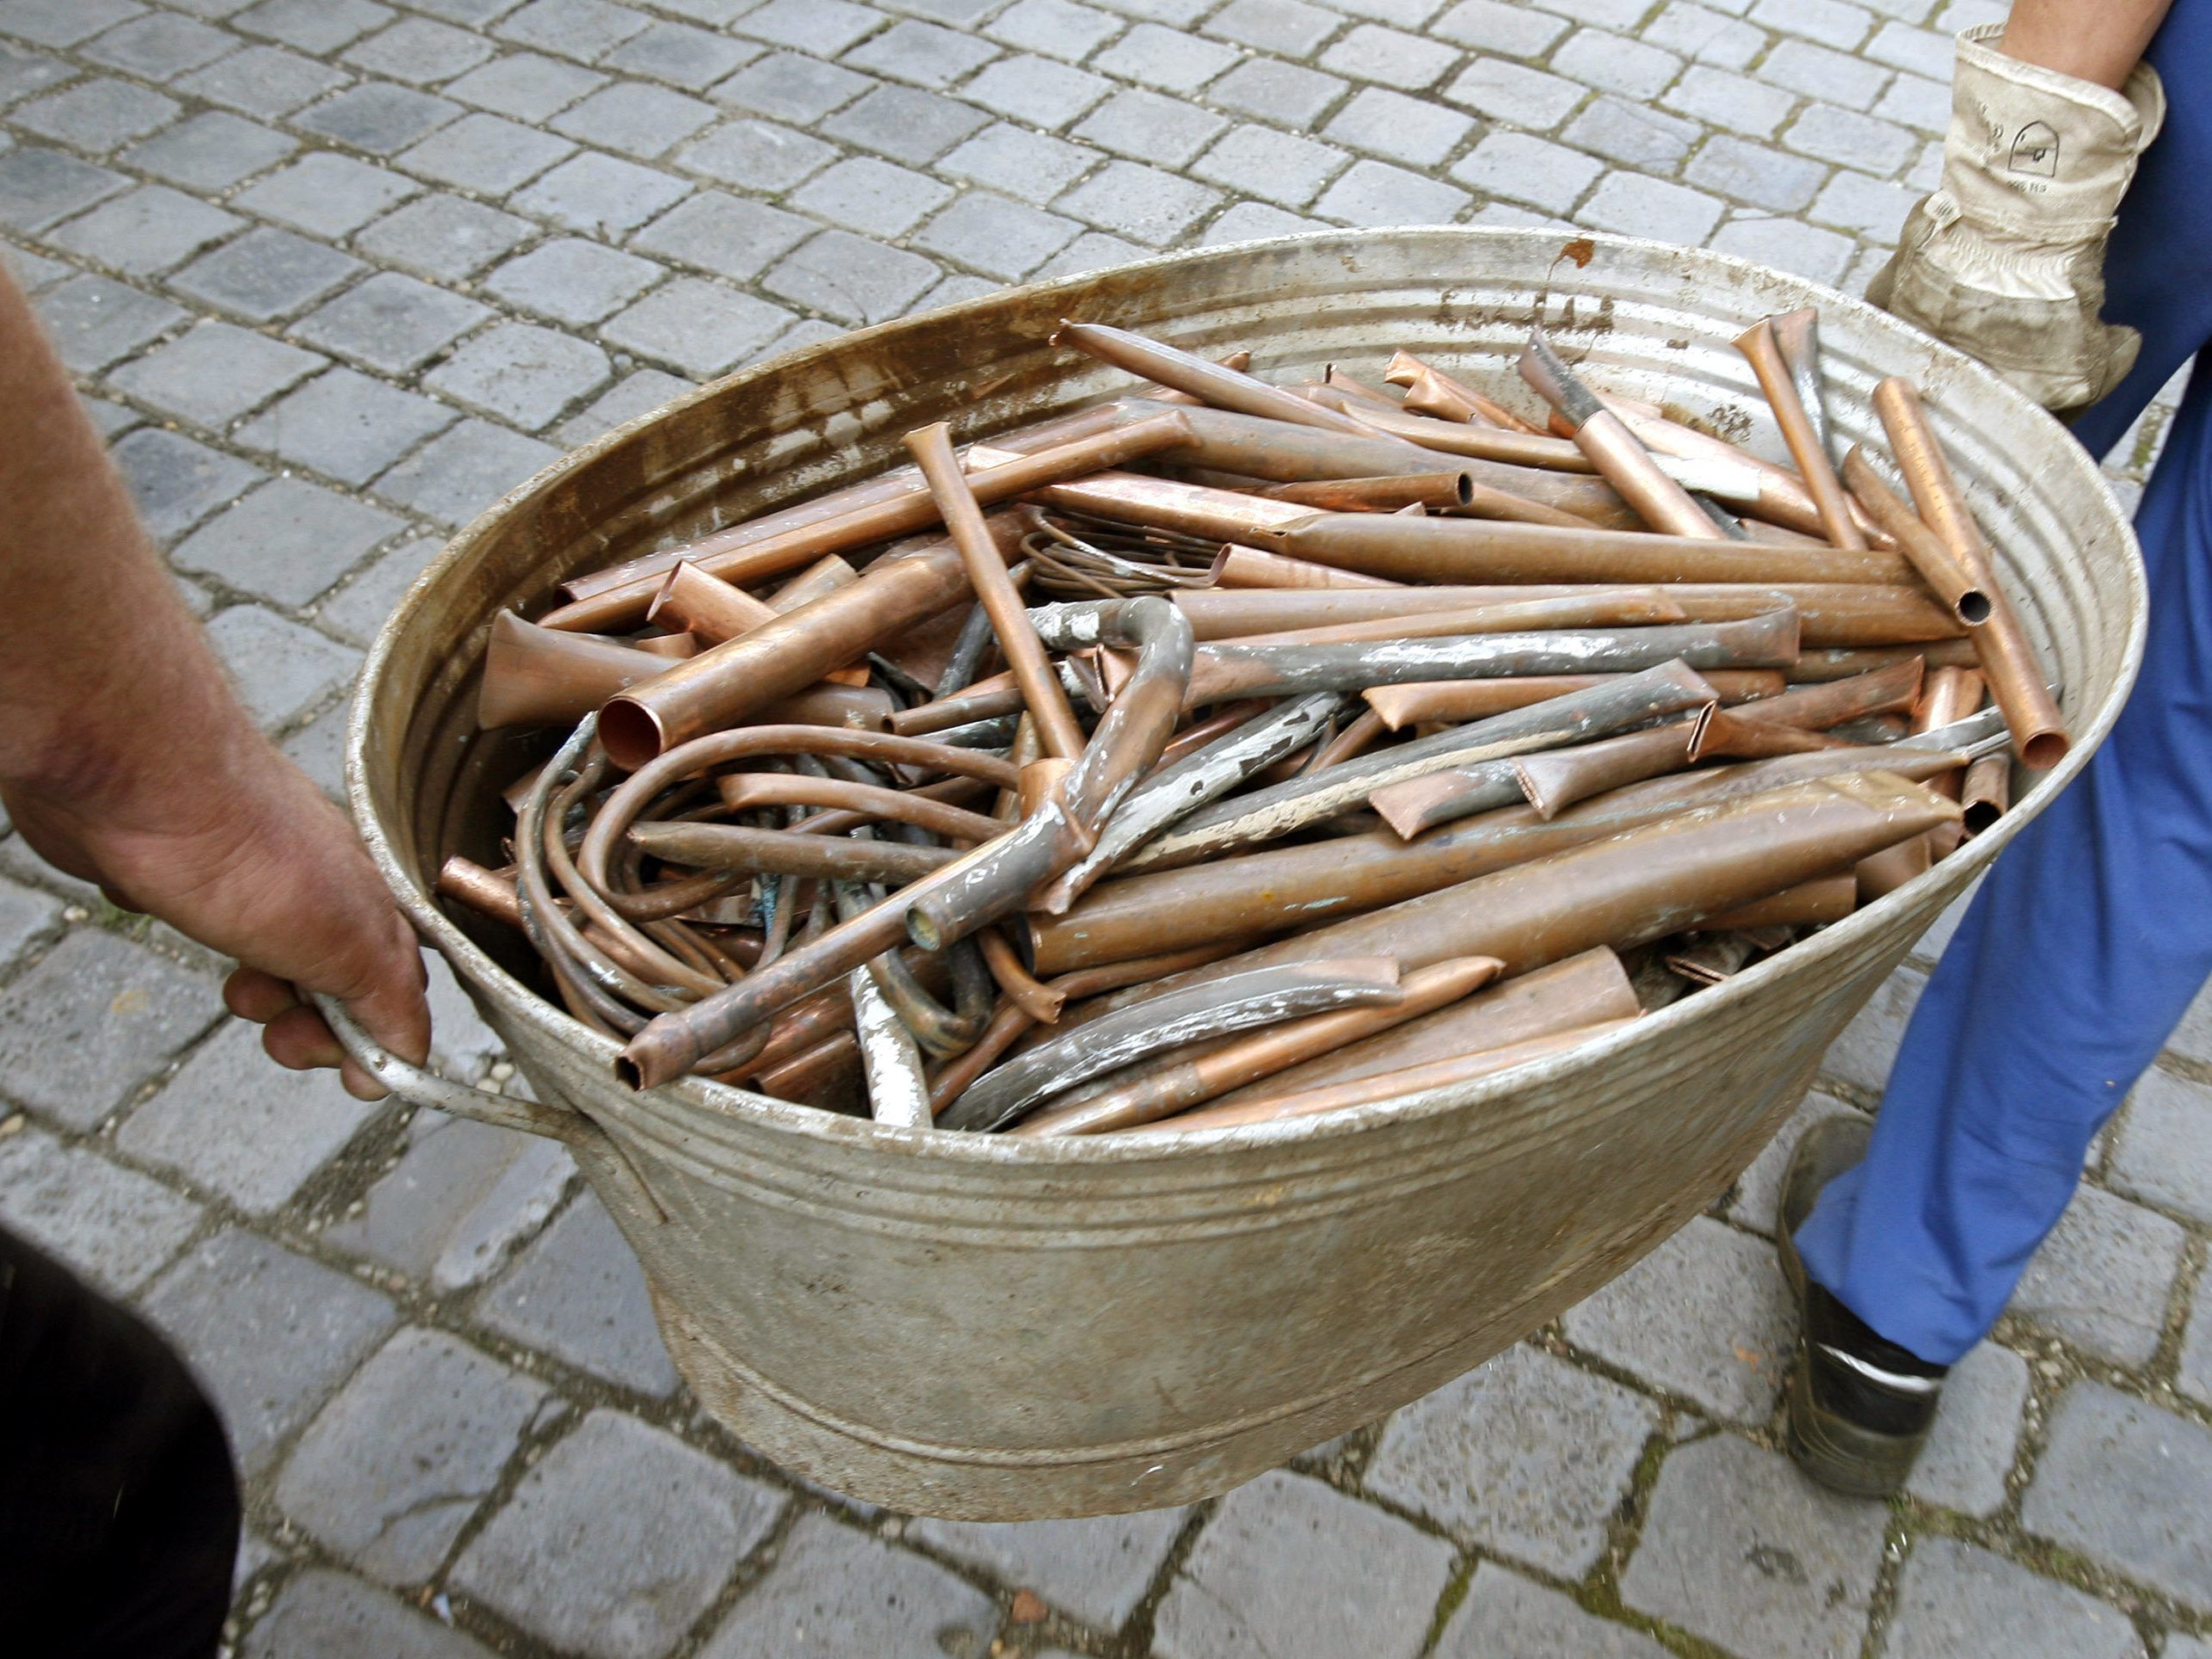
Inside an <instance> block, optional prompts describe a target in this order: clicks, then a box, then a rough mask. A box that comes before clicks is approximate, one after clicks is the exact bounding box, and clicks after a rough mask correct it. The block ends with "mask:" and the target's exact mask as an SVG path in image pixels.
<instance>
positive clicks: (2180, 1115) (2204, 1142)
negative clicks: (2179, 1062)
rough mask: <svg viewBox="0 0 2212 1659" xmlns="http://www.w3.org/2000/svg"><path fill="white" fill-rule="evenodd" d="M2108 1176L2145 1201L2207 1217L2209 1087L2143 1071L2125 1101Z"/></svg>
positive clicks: (2211, 1216) (2211, 1124)
mask: <svg viewBox="0 0 2212 1659" xmlns="http://www.w3.org/2000/svg"><path fill="white" fill-rule="evenodd" d="M2110 1180H2111V1184H2112V1185H2113V1186H2114V1187H2116V1188H2118V1189H2119V1190H2120V1191H2121V1192H2123V1193H2129V1194H2130V1195H2131V1196H2133V1197H2135V1198H2139V1199H2141V1200H2144V1201H2145V1202H2146V1203H2149V1204H2155V1205H2158V1206H2160V1207H2161V1208H2163V1209H2167V1210H2173V1211H2177V1212H2179V1213H2180V1214H2182V1215H2184V1216H2188V1217H2190V1218H2194V1219H2196V1220H2197V1221H2212V1089H2208V1088H2206V1087H2205V1085H2203V1083H2198V1082H2190V1080H2189V1079H2188V1078H2186V1077H2183V1076H2178V1075H2177V1074H2175V1073H2173V1072H2171V1071H2160V1070H2156V1069H2153V1070H2149V1071H2146V1072H2145V1073H2144V1074H2143V1075H2142V1077H2141V1080H2140V1081H2138V1082H2136V1084H2135V1092H2134V1094H2133V1095H2132V1096H2131V1097H2130V1099H2129V1106H2128V1116H2127V1119H2126V1121H2125V1123H2124V1124H2123V1126H2122V1127H2121V1131H2120V1138H2119V1141H2118V1144H2117V1145H2116V1147H2115V1148H2114V1150H2113V1154H2112V1165H2111V1174H2110Z"/></svg>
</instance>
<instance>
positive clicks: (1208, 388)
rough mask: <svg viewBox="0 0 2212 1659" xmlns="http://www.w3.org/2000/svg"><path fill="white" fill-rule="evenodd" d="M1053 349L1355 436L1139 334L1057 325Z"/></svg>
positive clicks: (1293, 401) (1228, 405)
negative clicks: (1078, 353) (1061, 348)
mask: <svg viewBox="0 0 2212 1659" xmlns="http://www.w3.org/2000/svg"><path fill="white" fill-rule="evenodd" d="M1052 343H1053V344H1054V345H1056V346H1073V347H1075V348H1076V349H1077V350H1079V351H1085V352H1088V353H1089V354H1090V355H1092V356H1094V357H1095V358H1097V359H1099V360H1100V361H1101V362H1106V363H1112V365H1113V366H1114V367H1116V368H1121V369H1126V370H1128V371H1129V373H1131V374H1135V375H1138V376H1140V377H1142V378H1143V379H1147V380H1156V381H1158V382H1159V383H1160V384H1161V385H1164V386H1172V387H1174V389H1175V390H1176V391H1178V392H1188V393H1189V394H1190V395H1191V396H1192V397H1193V398H1199V399H1201V400H1203V401H1204V402H1205V403H1208V404H1212V405H1213V406H1214V407H1215V408H1217V409H1229V410H1237V411H1239V412H1240V413H1242V414H1246V415H1261V416H1266V417H1267V418H1268V419H1270V420H1276V421H1289V422H1292V423H1294V424H1297V425H1300V426H1318V427H1323V428H1327V429H1330V430H1333V431H1338V432H1345V431H1353V432H1356V431H1358V430H1359V427H1358V425H1357V424H1356V423H1355V422H1352V421H1350V420H1348V419H1346V417H1345V416H1341V415H1336V414H1334V412H1333V411H1331V410H1324V409H1321V408H1318V407H1316V406H1315V405H1314V404H1309V403H1307V402H1306V401H1305V400H1304V399H1303V398H1295V397H1293V396H1291V394H1290V393H1289V392H1285V391H1283V390H1282V389H1281V388H1280V387H1279V386H1271V385H1268V384H1267V383H1266V381H1265V380H1259V379H1254V378H1253V377H1252V376H1251V375H1249V374H1246V373H1241V372H1240V371H1238V370H1236V369H1233V368H1224V367H1222V366H1221V365H1220V364H1219V363H1210V362H1208V361H1206V360H1205V358H1203V357H1199V356H1196V355H1192V353H1190V352H1187V351H1184V350H1181V349H1180V348H1177V347H1174V346H1169V345H1163V344H1161V342H1159V341H1157V340H1148V339H1146V338H1145V337H1144V336H1143V335H1141V334H1132V333H1131V332H1130V331H1129V330H1126V329H1117V328H1110V327H1107V326H1106V325H1105V324H1100V323H1075V322H1069V321H1066V320H1064V319H1063V321H1062V323H1061V324H1060V327H1059V330H1058V331H1057V333H1055V334H1054V335H1053V336H1052Z"/></svg>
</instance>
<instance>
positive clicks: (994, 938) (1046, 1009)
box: [975, 928, 1068, 1026]
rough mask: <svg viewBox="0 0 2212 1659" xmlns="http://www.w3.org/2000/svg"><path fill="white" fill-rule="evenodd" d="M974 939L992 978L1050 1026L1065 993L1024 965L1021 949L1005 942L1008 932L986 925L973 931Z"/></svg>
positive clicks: (1032, 1015) (1024, 1009)
mask: <svg viewBox="0 0 2212 1659" xmlns="http://www.w3.org/2000/svg"><path fill="white" fill-rule="evenodd" d="M975 941H976V943H977V945H978V946H980V947H982V949H983V961H984V962H985V964H986V965H989V968H990V971H991V978H993V979H995V980H996V981H997V982H998V988H999V990H1001V991H1003V992H1004V993H1005V994H1006V996H1007V999H1008V1000H1009V1001H1011V1002H1013V1003H1014V1005H1015V1006H1016V1007H1017V1008H1020V1010H1021V1011H1022V1012H1023V1013H1024V1014H1026V1015H1028V1016H1029V1017H1030V1018H1031V1019H1032V1020H1033V1021H1036V1022H1037V1023H1038V1024H1039V1025H1045V1026H1049V1025H1051V1024H1053V1023H1054V1022H1055V1021H1057V1020H1058V1019H1059V1017H1060V1010H1061V1009H1062V1008H1063V1007H1065V1006H1066V1005H1067V1001H1068V998H1067V994H1066V993H1065V992H1063V991H1057V990H1053V989H1052V987H1051V986H1050V985H1048V984H1044V982H1043V981H1041V980H1039V979H1038V978H1036V977H1035V976H1034V975H1033V974H1032V973H1031V972H1030V971H1029V970H1028V968H1026V966H1024V965H1023V964H1022V960H1021V955H1020V952H1018V951H1016V950H1015V949H1014V947H1013V945H1011V944H1010V943H1008V942H1007V936H1006V935H1005V934H1002V933H1001V932H1000V931H999V930H998V929H997V928H983V930H982V931H981V932H980V933H978V934H976V935H975Z"/></svg>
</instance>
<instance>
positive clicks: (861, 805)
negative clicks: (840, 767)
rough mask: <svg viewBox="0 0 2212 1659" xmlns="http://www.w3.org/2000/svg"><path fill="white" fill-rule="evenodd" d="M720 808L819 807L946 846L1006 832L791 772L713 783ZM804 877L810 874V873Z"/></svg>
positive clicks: (916, 798)
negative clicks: (904, 828)
mask: <svg viewBox="0 0 2212 1659" xmlns="http://www.w3.org/2000/svg"><path fill="white" fill-rule="evenodd" d="M714 786H715V789H716V791H717V792H718V793H719V794H720V795H721V797H722V804H723V805H724V806H726V807H728V808H729V809H730V811H733V812H745V811H752V810H753V809H755V808H756V807H762V806H823V807H830V808H835V809H837V810H839V811H847V812H860V813H865V814H866V815H867V816H868V817H872V818H884V819H888V820H890V822H892V823H910V824H913V825H914V826H915V828H917V829H921V830H928V831H929V832H930V833H931V834H932V835H935V836H945V837H946V838H947V839H948V840H962V841H971V842H972V841H988V840H989V839H990V838H991V837H992V836H995V835H997V834H998V833H999V831H1000V830H1001V829H1003V828H1004V826H1003V825H1002V824H1001V823H999V822H998V821H997V820H996V819H995V818H990V817H985V816H984V815H983V813H981V812H970V811H966V810H964V809H963V808H961V807H958V806H947V805H945V804H944V803H943V802H941V801H933V800H930V799H927V797H925V796H921V795H917V794H915V793H914V792H911V791H909V790H903V789H884V788H880V787H878V786H876V785H874V784H866V783H847V781H845V780H843V779H841V778H810V777H807V776H805V775H804V774H801V773H795V772H730V773H724V774H723V775H722V776H721V777H719V778H717V779H716V780H714ZM808 873H809V874H814V873H816V872H812V871H810V872H808Z"/></svg>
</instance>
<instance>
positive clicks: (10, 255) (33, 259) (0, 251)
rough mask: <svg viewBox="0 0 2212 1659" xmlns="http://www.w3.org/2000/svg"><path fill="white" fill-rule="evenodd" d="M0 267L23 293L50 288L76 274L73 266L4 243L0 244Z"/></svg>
mask: <svg viewBox="0 0 2212 1659" xmlns="http://www.w3.org/2000/svg"><path fill="white" fill-rule="evenodd" d="M0 266H4V267H5V268H6V269H7V272H8V274H9V276H10V277H12V278H13V279H14V280H15V286H16V287H19V288H21V289H22V291H23V292H24V293H37V292H38V291H39V290H40V288H49V287H52V286H53V285H54V284H55V283H57V282H59V281H62V279H63V278H65V277H68V276H73V275H75V274H76V268H75V267H74V266H71V265H65V264H63V263H62V262H61V261H59V259H48V258H47V257H46V256H45V255H44V254H34V253H33V252H31V251H30V250H28V248H18V247H15V246H14V245H13V244H9V243H5V242H0Z"/></svg>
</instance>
